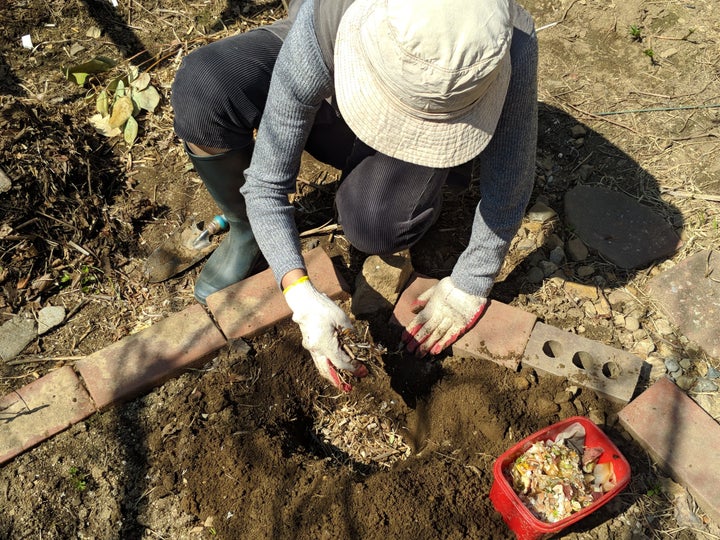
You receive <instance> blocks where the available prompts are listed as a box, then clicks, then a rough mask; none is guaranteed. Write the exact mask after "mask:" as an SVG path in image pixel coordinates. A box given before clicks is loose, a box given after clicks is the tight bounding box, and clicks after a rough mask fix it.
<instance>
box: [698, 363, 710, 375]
mask: <svg viewBox="0 0 720 540" xmlns="http://www.w3.org/2000/svg"><path fill="white" fill-rule="evenodd" d="M695 371H696V372H697V374H698V375H700V376H701V377H707V374H708V371H710V368H709V367H708V365H707V362H697V363H696V364H695Z"/></svg>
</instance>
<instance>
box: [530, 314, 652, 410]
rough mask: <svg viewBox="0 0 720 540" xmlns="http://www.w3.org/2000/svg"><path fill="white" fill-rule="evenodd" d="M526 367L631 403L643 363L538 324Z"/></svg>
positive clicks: (616, 350)
mask: <svg viewBox="0 0 720 540" xmlns="http://www.w3.org/2000/svg"><path fill="white" fill-rule="evenodd" d="M523 365H526V366H530V367H532V368H534V369H536V370H538V371H541V372H545V373H550V374H552V375H558V376H560V377H566V378H567V379H568V380H570V381H572V382H574V383H575V384H578V385H582V386H585V387H587V388H592V389H593V390H595V391H596V392H599V393H601V394H603V395H605V396H607V397H609V398H611V399H615V400H617V401H620V402H623V403H627V402H628V401H630V399H632V396H633V394H634V393H635V389H636V388H637V383H638V379H639V378H640V371H641V369H642V366H643V360H642V359H641V358H638V357H637V356H635V355H633V354H630V353H628V352H626V351H622V350H620V349H615V348H613V347H609V346H607V345H605V344H604V343H598V342H597V341H592V340H589V339H587V338H584V337H582V336H578V335H576V334H572V333H570V332H566V331H564V330H560V329H559V328H555V327H554V326H550V325H548V324H545V323H537V324H536V325H535V328H534V329H533V332H532V334H531V336H530V340H529V341H528V344H527V348H526V349H525V355H524V357H523Z"/></svg>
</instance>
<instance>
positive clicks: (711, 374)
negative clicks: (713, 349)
mask: <svg viewBox="0 0 720 540" xmlns="http://www.w3.org/2000/svg"><path fill="white" fill-rule="evenodd" d="M707 378H708V379H720V370H719V369H717V368H716V367H714V366H710V367H709V368H708V372H707Z"/></svg>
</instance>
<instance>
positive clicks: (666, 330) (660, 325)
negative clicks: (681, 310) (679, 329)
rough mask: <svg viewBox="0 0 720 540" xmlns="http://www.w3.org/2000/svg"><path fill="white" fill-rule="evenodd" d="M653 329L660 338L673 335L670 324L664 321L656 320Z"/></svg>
mask: <svg viewBox="0 0 720 540" xmlns="http://www.w3.org/2000/svg"><path fill="white" fill-rule="evenodd" d="M655 329H656V330H657V332H658V334H660V335H661V336H667V335H669V334H672V333H673V329H672V327H671V326H670V323H669V322H668V321H666V320H665V319H658V320H656V321H655Z"/></svg>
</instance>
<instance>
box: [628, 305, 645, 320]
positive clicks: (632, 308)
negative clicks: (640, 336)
mask: <svg viewBox="0 0 720 540" xmlns="http://www.w3.org/2000/svg"><path fill="white" fill-rule="evenodd" d="M623 313H625V315H626V316H628V317H635V318H636V319H642V318H643V317H644V316H645V314H646V313H647V310H646V309H645V308H644V307H642V306H641V305H640V304H637V303H635V302H632V303H629V304H626V305H625V309H624V310H623Z"/></svg>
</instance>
